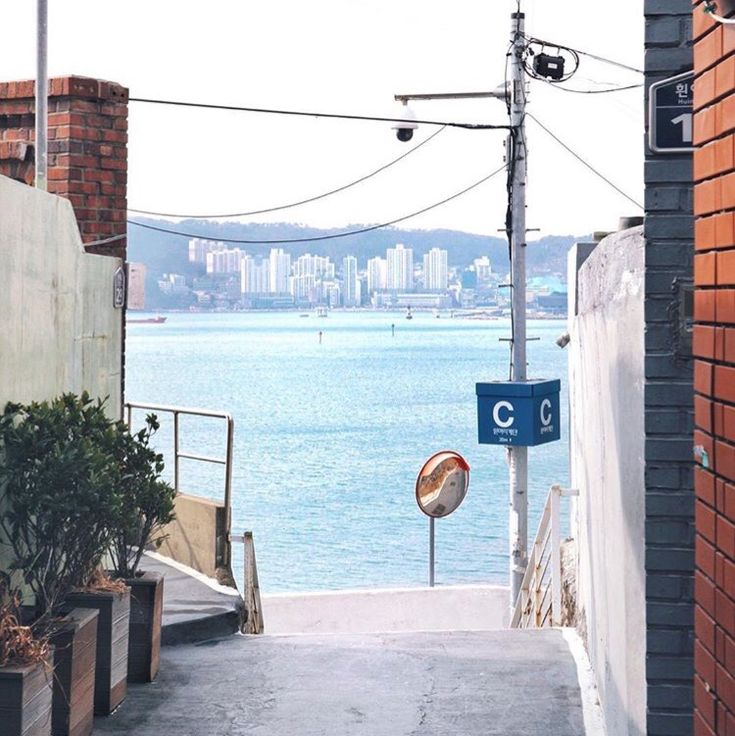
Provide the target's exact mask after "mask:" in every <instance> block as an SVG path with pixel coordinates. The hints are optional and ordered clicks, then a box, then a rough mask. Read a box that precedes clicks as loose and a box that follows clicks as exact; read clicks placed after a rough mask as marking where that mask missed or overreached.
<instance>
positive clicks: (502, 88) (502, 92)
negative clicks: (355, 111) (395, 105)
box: [394, 83, 508, 102]
mask: <svg viewBox="0 0 735 736" xmlns="http://www.w3.org/2000/svg"><path fill="white" fill-rule="evenodd" d="M489 97H494V98H495V99H498V100H505V99H506V98H507V97H508V85H507V84H505V83H504V84H501V85H498V86H497V87H496V88H495V89H494V90H492V91H491V92H438V93H434V94H419V95H395V96H394V99H395V100H396V102H408V101H409V100H479V99H486V98H489Z"/></svg>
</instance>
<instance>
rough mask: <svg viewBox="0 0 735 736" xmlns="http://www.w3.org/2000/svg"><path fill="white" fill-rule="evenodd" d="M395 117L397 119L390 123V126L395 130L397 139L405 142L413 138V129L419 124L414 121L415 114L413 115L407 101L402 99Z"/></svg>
mask: <svg viewBox="0 0 735 736" xmlns="http://www.w3.org/2000/svg"><path fill="white" fill-rule="evenodd" d="M396 117H397V118H398V120H396V121H395V122H394V123H393V125H391V128H392V129H393V130H395V131H396V138H398V140H399V141H401V142H402V143H407V142H408V141H410V140H411V138H413V131H414V130H416V129H417V128H418V127H419V124H418V123H417V122H416V116H415V115H414V113H413V110H411V108H410V107H409V106H408V102H407V101H405V100H404V101H403V103H402V104H401V105H400V108H399V112H398V114H397V115H396Z"/></svg>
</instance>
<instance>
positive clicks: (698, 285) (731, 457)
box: [693, 2, 735, 736]
mask: <svg viewBox="0 0 735 736" xmlns="http://www.w3.org/2000/svg"><path fill="white" fill-rule="evenodd" d="M718 5H719V7H720V8H721V9H723V10H724V11H725V12H726V6H724V5H723V3H722V2H720V3H718ZM693 11H694V21H693V36H694V39H695V45H694V69H695V72H696V74H697V79H696V83H695V86H694V100H695V105H694V106H695V116H694V143H695V145H697V146H698V148H697V150H696V152H695V154H694V180H695V182H696V184H695V189H694V214H695V216H696V225H695V256H694V283H695V293H694V318H695V326H694V344H693V352H694V355H695V357H696V362H695V367H694V388H695V392H696V393H695V399H694V402H695V406H694V409H695V424H696V430H695V435H694V444H695V459H696V460H697V467H696V470H695V489H696V495H697V500H696V529H697V538H696V567H697V569H696V573H695V600H696V608H695V633H696V640H695V645H694V647H695V649H694V661H695V680H694V704H695V715H694V724H695V725H694V728H695V734H696V735H697V736H699V735H704V734H707V735H712V734H717V736H735V26H723V25H721V24H718V23H715V22H714V21H712V20H711V19H710V18H709V17H708V16H707V15H706V14H705V13H704V11H703V7H702V4H701V3H695V6H694V8H693Z"/></svg>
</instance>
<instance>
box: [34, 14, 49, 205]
mask: <svg viewBox="0 0 735 736" xmlns="http://www.w3.org/2000/svg"><path fill="white" fill-rule="evenodd" d="M35 180H36V186H37V187H38V188H39V189H43V190H44V191H46V190H47V189H48V0H37V4H36V177H35Z"/></svg>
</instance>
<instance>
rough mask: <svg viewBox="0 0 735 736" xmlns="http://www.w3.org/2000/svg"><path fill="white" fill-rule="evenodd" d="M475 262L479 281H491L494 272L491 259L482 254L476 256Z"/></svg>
mask: <svg viewBox="0 0 735 736" xmlns="http://www.w3.org/2000/svg"><path fill="white" fill-rule="evenodd" d="M473 264H474V266H475V272H476V273H477V281H478V282H479V283H483V282H485V281H489V280H490V274H492V268H491V266H490V259H489V258H488V257H487V256H482V258H475V260H474V261H473Z"/></svg>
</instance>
